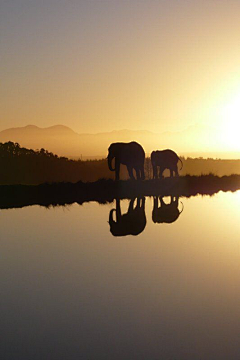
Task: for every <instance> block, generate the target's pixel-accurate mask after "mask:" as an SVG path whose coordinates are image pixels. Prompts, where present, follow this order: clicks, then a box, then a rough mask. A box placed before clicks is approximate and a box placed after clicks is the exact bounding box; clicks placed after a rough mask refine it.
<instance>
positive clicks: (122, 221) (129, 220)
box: [109, 198, 147, 236]
mask: <svg viewBox="0 0 240 360" xmlns="http://www.w3.org/2000/svg"><path fill="white" fill-rule="evenodd" d="M134 202H135V199H132V200H131V201H130V203H129V207H128V212H127V213H126V214H123V215H122V213H121V206H120V200H116V209H112V210H110V213H109V225H110V232H111V233H112V235H113V236H126V235H138V234H140V233H141V232H142V231H143V230H144V229H145V226H146V223H147V220H146V214H145V198H137V204H136V206H135V207H134ZM114 212H115V220H114V218H113V213H114Z"/></svg>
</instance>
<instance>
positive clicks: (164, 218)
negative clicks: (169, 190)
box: [152, 196, 183, 224]
mask: <svg viewBox="0 0 240 360" xmlns="http://www.w3.org/2000/svg"><path fill="white" fill-rule="evenodd" d="M159 200H160V204H159ZM178 200H179V197H178V196H177V197H174V196H171V202H170V203H169V204H166V203H165V202H164V201H163V197H162V196H160V197H158V196H155V197H154V202H153V211H152V220H153V222H154V223H159V224H162V223H167V224H171V223H173V222H174V221H176V220H177V219H178V217H179V215H180V214H181V212H182V211H183V205H182V210H181V211H180V210H179V209H178ZM159 205H160V206H159Z"/></svg>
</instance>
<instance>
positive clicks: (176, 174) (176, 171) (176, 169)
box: [174, 165, 179, 176]
mask: <svg viewBox="0 0 240 360" xmlns="http://www.w3.org/2000/svg"><path fill="white" fill-rule="evenodd" d="M174 172H175V176H179V173H178V167H177V165H176V166H175V168H174Z"/></svg>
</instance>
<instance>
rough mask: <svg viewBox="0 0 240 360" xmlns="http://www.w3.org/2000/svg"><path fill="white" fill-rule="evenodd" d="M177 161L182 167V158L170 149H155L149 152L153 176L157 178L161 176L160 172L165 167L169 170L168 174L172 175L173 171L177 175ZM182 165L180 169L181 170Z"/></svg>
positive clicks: (161, 172)
mask: <svg viewBox="0 0 240 360" xmlns="http://www.w3.org/2000/svg"><path fill="white" fill-rule="evenodd" d="M178 161H180V162H181V164H182V167H183V163H182V160H181V159H180V158H179V157H178V155H177V154H176V153H175V152H174V151H172V150H169V149H167V150H161V151H159V150H157V151H153V152H152V153H151V162H152V168H153V178H154V179H157V178H158V175H159V177H162V174H163V172H164V170H165V169H169V170H170V176H173V172H175V176H179V174H178V167H177V163H178ZM158 167H159V174H158ZM182 167H181V169H180V170H182Z"/></svg>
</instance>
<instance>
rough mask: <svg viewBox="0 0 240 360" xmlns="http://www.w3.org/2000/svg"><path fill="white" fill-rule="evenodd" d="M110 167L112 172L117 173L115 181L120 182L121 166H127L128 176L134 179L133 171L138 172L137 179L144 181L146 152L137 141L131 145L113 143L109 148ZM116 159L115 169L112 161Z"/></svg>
mask: <svg viewBox="0 0 240 360" xmlns="http://www.w3.org/2000/svg"><path fill="white" fill-rule="evenodd" d="M107 159H108V167H109V170H110V171H115V179H116V180H119V172H120V165H121V164H123V165H126V166H127V170H128V174H129V176H130V178H131V179H134V175H133V170H135V171H136V177H137V179H141V180H144V179H145V175H144V160H145V151H144V150H143V148H142V146H141V145H140V144H138V143H137V142H135V141H132V142H130V143H122V142H118V143H113V144H111V145H110V146H109V148H108V157H107ZM113 159H115V168H113V166H112V161H113Z"/></svg>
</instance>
